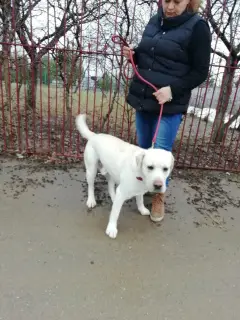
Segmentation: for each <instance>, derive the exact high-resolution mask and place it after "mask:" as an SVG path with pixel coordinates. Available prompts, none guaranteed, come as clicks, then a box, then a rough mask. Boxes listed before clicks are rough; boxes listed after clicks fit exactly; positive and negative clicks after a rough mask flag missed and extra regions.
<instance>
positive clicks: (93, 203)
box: [87, 198, 97, 209]
mask: <svg viewBox="0 0 240 320" xmlns="http://www.w3.org/2000/svg"><path fill="white" fill-rule="evenodd" d="M96 205H97V203H96V200H95V199H94V198H89V199H88V200H87V207H88V209H92V208H94V207H95V206H96Z"/></svg>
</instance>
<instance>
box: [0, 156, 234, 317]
mask: <svg viewBox="0 0 240 320" xmlns="http://www.w3.org/2000/svg"><path fill="white" fill-rule="evenodd" d="M0 166H1V167H0V169H1V171H0V204H1V206H0V320H10V319H11V320H15V319H16V320H30V319H31V320H32V319H36V320H38V319H39V320H40V319H41V320H43V319H44V320H55V319H56V320H59V319H64V320H75V319H78V320H79V319H81V320H135V319H136V320H137V319H138V320H142V319H159V320H193V319H194V320H200V319H201V320H202V319H205V320H210V319H213V320H216V319H218V320H226V319H228V320H232V319H236V320H239V313H240V305H239V301H240V251H239V250H240V232H239V230H240V177H239V175H234V174H226V173H225V174H221V173H211V172H209V171H201V172H199V171H189V170H184V171H181V170H177V169H175V171H174V174H173V177H172V181H171V185H170V188H169V190H168V194H167V201H166V202H167V204H166V208H167V214H166V219H165V221H164V222H163V223H162V224H154V223H152V222H150V220H149V218H148V217H143V216H141V215H140V214H138V212H137V210H136V205H135V202H134V201H129V202H128V203H126V204H125V205H124V207H123V210H122V214H121V217H120V221H119V234H118V237H117V239H115V240H111V239H109V238H108V237H107V236H105V233H104V232H105V228H106V224H107V219H108V215H109V210H110V205H111V203H110V200H109V197H108V194H107V192H106V182H105V180H104V179H103V178H101V177H98V178H97V182H96V188H97V199H98V206H97V208H95V209H94V210H92V211H90V212H88V211H87V210H86V206H85V201H86V182H85V174H84V170H83V168H82V164H71V165H70V164H65V165H52V164H44V163H39V162H34V161H31V160H24V159H22V160H15V159H14V158H8V159H7V158H0ZM147 201H149V199H147Z"/></svg>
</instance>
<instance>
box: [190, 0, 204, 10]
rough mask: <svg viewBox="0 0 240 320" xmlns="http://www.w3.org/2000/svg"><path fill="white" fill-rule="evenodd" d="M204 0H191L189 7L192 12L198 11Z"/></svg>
mask: <svg viewBox="0 0 240 320" xmlns="http://www.w3.org/2000/svg"><path fill="white" fill-rule="evenodd" d="M201 2H202V0H190V1H189V4H188V5H187V9H188V10H189V11H192V12H198V10H199V8H200V5H201Z"/></svg>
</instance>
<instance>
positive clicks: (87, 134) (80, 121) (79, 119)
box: [75, 114, 95, 140]
mask: <svg viewBox="0 0 240 320" xmlns="http://www.w3.org/2000/svg"><path fill="white" fill-rule="evenodd" d="M86 118H87V116H86V114H79V115H77V116H76V120H75V123H76V127H77V129H78V131H79V132H80V134H81V136H82V137H83V138H85V139H87V140H89V139H90V138H91V137H92V136H94V135H95V133H94V132H92V131H91V130H89V128H88V126H87V123H86Z"/></svg>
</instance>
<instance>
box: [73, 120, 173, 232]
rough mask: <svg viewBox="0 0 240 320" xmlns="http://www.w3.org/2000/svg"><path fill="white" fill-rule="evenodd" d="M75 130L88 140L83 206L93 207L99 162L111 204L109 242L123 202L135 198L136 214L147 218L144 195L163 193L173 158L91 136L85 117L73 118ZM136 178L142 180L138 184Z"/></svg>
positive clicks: (115, 228)
mask: <svg viewBox="0 0 240 320" xmlns="http://www.w3.org/2000/svg"><path fill="white" fill-rule="evenodd" d="M76 127H77V129H78V131H79V132H80V134H81V135H82V137H84V138H85V139H87V140H88V142H87V144H86V148H85V151H84V163H85V166H86V177H87V183H88V199H87V206H88V207H89V208H93V207H94V206H96V200H95V195H94V180H95V177H96V174H97V169H98V167H99V162H100V163H101V165H102V169H101V172H102V173H103V174H104V175H105V176H106V178H107V179H108V190H109V194H110V197H111V199H112V202H113V204H112V209H111V213H110V217H109V222H108V226H107V229H106V234H107V235H108V236H109V237H110V238H116V236H117V233H118V229H117V222H118V218H119V214H120V211H121V208H122V205H123V203H124V202H125V201H126V200H127V199H130V198H132V197H136V203H137V207H138V210H139V212H140V213H141V214H142V215H149V214H150V212H149V210H148V209H147V208H146V207H145V206H144V202H143V195H144V194H145V193H146V192H161V193H164V192H165V191H166V179H167V177H168V176H169V174H170V172H171V171H172V169H173V165H174V158H173V155H172V153H171V152H169V151H165V150H161V149H152V148H151V149H148V150H145V149H142V148H140V147H138V146H135V145H132V144H129V143H128V142H124V141H123V140H121V139H119V138H116V137H114V136H111V135H108V134H103V133H100V134H95V133H94V132H92V131H90V130H89V128H88V126H87V124H86V115H85V114H80V115H78V116H77V117H76ZM137 177H141V178H142V179H143V180H142V181H140V180H138V179H137ZM156 184H157V185H160V186H161V187H160V189H158V190H156V187H155V186H154V185H156ZM115 185H117V188H116V190H115Z"/></svg>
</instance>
